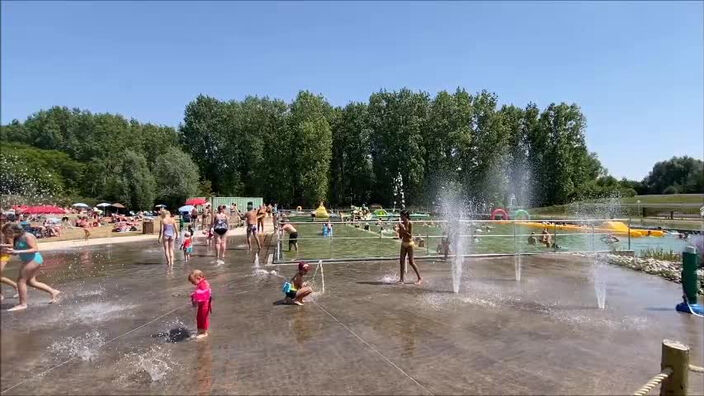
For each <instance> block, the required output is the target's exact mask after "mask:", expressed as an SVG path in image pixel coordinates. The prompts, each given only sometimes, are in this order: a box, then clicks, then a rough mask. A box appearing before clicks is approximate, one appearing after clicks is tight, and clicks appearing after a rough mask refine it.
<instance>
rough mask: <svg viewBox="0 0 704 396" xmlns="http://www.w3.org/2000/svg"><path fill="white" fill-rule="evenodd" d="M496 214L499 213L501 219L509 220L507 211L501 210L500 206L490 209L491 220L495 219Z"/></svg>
mask: <svg viewBox="0 0 704 396" xmlns="http://www.w3.org/2000/svg"><path fill="white" fill-rule="evenodd" d="M497 214H498V215H501V219H502V220H510V218H509V217H508V212H506V211H505V210H503V209H502V208H496V209H494V210H492V211H491V219H492V220H496V215H497Z"/></svg>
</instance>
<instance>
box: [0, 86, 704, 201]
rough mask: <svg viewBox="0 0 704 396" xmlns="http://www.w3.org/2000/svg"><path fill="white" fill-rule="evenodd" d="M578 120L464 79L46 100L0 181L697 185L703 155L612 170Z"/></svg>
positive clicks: (516, 193) (262, 190)
mask: <svg viewBox="0 0 704 396" xmlns="http://www.w3.org/2000/svg"><path fill="white" fill-rule="evenodd" d="M585 127H586V120H585V117H584V115H583V114H582V113H581V110H580V108H579V107H578V106H577V105H576V104H565V103H559V104H555V103H553V104H550V105H549V106H547V107H546V108H545V109H542V110H541V109H539V108H538V107H537V106H536V105H535V104H532V103H531V104H528V105H527V106H526V107H523V108H520V107H516V106H512V105H502V106H499V104H498V98H497V97H496V95H495V94H492V93H489V92H487V91H481V92H477V93H474V94H471V93H469V92H467V91H466V90H464V89H457V90H456V91H455V92H445V91H442V92H439V93H437V94H436V95H435V96H434V97H431V96H430V95H429V94H428V93H426V92H417V91H411V90H409V89H401V90H398V91H379V92H376V93H373V94H372V95H371V96H370V98H369V100H368V102H366V103H349V104H348V105H346V106H344V107H336V106H332V105H330V104H329V103H328V102H327V101H326V99H325V98H324V97H323V96H321V95H316V94H313V93H311V92H308V91H301V92H299V94H298V95H297V96H296V98H295V99H294V100H293V101H291V102H290V103H286V102H284V101H282V100H278V99H270V98H267V97H255V96H249V97H246V98H245V99H244V100H229V101H222V100H218V99H215V98H212V97H208V96H204V95H200V96H198V97H197V98H195V99H194V100H193V101H191V102H190V103H188V104H187V106H186V108H185V112H184V119H183V122H182V123H181V124H180V125H179V127H178V128H172V127H168V126H160V125H153V124H149V123H147V124H142V123H140V122H138V121H137V120H127V119H125V118H124V117H122V116H120V115H114V114H93V113H91V112H88V111H84V110H80V109H68V108H66V107H53V108H51V109H49V110H42V111H39V112H37V113H35V114H32V115H31V116H29V117H28V118H27V119H26V120H25V121H24V122H19V121H17V120H15V121H13V122H11V123H10V124H8V125H3V126H2V128H1V130H0V141H2V142H3V149H2V151H0V166H3V175H2V176H0V194H3V195H4V196H5V197H8V196H14V197H22V199H25V200H27V199H28V198H29V199H35V200H46V197H47V196H51V197H54V199H55V200H59V199H63V200H67V201H68V200H73V201H74V202H75V201H76V200H83V201H91V198H92V200H93V201H95V200H105V201H110V202H113V201H119V202H122V203H124V204H126V205H128V206H129V207H130V208H134V209H147V208H150V207H152V205H153V204H154V203H156V202H158V203H165V204H167V205H169V206H170V207H175V206H178V205H180V204H181V203H182V202H183V200H184V199H185V198H187V197H189V196H194V195H210V194H215V195H220V196H261V197H264V199H265V201H267V202H278V203H279V204H281V205H283V206H297V205H302V206H304V207H311V206H313V205H315V204H317V203H318V202H320V201H325V202H326V203H327V204H328V205H331V206H347V205H350V204H356V205H359V204H363V203H366V204H371V203H378V204H382V205H384V206H392V205H393V204H394V203H396V204H397V206H398V205H400V204H401V199H402V198H401V196H400V193H399V190H402V191H403V199H404V201H405V202H404V203H405V204H406V205H409V206H432V205H433V204H435V203H437V202H438V198H439V197H440V196H442V194H443V191H450V190H451V191H456V192H460V193H461V194H462V196H463V197H465V198H466V199H467V200H470V201H472V202H474V203H479V204H481V203H485V204H488V205H501V206H503V205H507V204H509V203H511V201H512V199H513V198H515V201H513V202H514V203H516V204H518V205H522V206H527V207H531V206H533V207H536V206H547V205H555V204H564V203H568V202H571V201H574V200H582V199H594V198H601V197H610V196H614V195H621V196H630V195H634V194H636V193H667V192H702V190H704V188H702V177H701V175H702V173H701V172H702V163H701V161H699V160H695V159H692V158H688V157H684V158H673V159H672V160H670V161H665V162H663V163H658V164H656V165H655V167H654V168H653V171H652V172H651V174H650V175H649V176H648V177H646V179H644V180H643V181H642V182H637V181H629V180H625V179H624V180H620V181H619V180H616V179H615V178H613V177H611V176H609V175H608V173H607V171H606V170H605V169H604V168H603V167H602V166H601V164H600V162H599V160H598V158H597V156H596V154H595V153H590V152H589V151H588V150H587V147H586V144H585V136H584V129H585ZM6 170H7V171H6ZM697 172H698V173H697ZM401 185H402V187H400V186H401ZM86 197H90V198H86ZM88 203H89V202H88Z"/></svg>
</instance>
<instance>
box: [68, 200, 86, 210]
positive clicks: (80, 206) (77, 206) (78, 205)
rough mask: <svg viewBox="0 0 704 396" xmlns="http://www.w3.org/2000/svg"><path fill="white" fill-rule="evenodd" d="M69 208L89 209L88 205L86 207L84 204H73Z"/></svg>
mask: <svg viewBox="0 0 704 396" xmlns="http://www.w3.org/2000/svg"><path fill="white" fill-rule="evenodd" d="M71 206H73V207H74V208H81V209H90V206H89V205H86V204H84V203H82V202H79V203H75V204H73V205H71Z"/></svg>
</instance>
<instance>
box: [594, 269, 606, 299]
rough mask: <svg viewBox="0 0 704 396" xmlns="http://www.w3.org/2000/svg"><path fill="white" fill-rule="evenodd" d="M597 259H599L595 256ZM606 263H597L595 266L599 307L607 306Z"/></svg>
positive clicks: (595, 292) (595, 289) (595, 285)
mask: <svg viewBox="0 0 704 396" xmlns="http://www.w3.org/2000/svg"><path fill="white" fill-rule="evenodd" d="M595 261H598V259H597V258H596V257H595ZM603 267H604V265H603V264H602V263H600V262H599V263H597V264H596V265H595V266H594V294H596V304H597V306H598V307H599V309H604V308H605V307H606V281H605V280H604V274H603V272H604V268H603Z"/></svg>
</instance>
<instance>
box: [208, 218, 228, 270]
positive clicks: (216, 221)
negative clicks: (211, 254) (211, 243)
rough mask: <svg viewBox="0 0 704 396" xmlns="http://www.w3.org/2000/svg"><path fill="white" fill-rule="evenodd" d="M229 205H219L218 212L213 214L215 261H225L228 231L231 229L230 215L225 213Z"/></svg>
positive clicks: (221, 262) (219, 262)
mask: <svg viewBox="0 0 704 396" xmlns="http://www.w3.org/2000/svg"><path fill="white" fill-rule="evenodd" d="M225 209H227V206H225V205H220V206H218V212H217V213H216V214H215V215H213V221H212V223H213V232H215V256H216V259H215V261H216V262H217V263H218V264H224V263H225V249H227V231H228V230H229V229H230V225H229V221H230V217H229V216H228V215H227V214H226V213H225Z"/></svg>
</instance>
